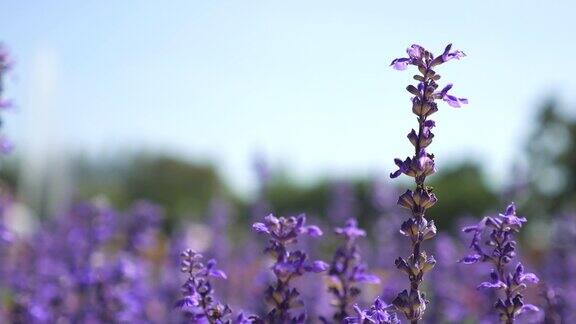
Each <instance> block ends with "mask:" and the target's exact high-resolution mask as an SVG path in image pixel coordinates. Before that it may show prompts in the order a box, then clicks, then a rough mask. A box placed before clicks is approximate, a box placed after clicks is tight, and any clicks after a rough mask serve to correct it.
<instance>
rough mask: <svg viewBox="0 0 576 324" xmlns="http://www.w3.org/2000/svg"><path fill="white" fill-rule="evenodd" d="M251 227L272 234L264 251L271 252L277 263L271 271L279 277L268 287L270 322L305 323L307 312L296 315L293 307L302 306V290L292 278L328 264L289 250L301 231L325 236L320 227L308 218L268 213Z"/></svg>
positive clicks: (258, 231)
mask: <svg viewBox="0 0 576 324" xmlns="http://www.w3.org/2000/svg"><path fill="white" fill-rule="evenodd" d="M252 228H253V229H254V230H255V231H256V232H257V233H263V234H267V235H268V236H269V237H270V240H269V244H268V246H267V247H266V249H265V252H267V253H268V254H270V255H271V256H272V257H273V258H274V260H275V262H274V264H273V265H272V271H273V272H274V275H275V276H276V284H275V285H274V286H269V287H268V289H267V290H266V301H267V302H268V303H269V304H270V305H271V306H272V309H271V310H270V311H269V312H268V314H267V315H266V316H265V318H264V320H265V321H266V322H268V323H303V322H304V321H305V319H306V314H305V312H301V313H299V314H294V312H293V308H296V307H301V306H303V302H302V301H301V300H300V298H299V296H300V293H299V292H298V290H296V288H293V287H291V286H290V284H291V281H292V280H293V279H295V278H297V277H300V276H302V275H304V274H305V273H307V272H315V273H319V272H323V271H325V270H326V269H328V264H326V263H325V262H323V261H313V262H309V261H308V256H307V255H306V253H304V252H303V251H300V250H289V249H288V246H289V245H290V244H294V243H296V242H297V241H298V237H299V236H300V235H302V234H304V235H308V236H311V237H318V236H321V235H322V231H321V230H320V228H318V227H317V226H314V225H306V217H305V216H304V215H300V216H298V217H293V216H291V217H279V218H277V217H275V216H274V215H268V216H266V217H265V218H264V222H262V223H260V222H257V223H254V225H252Z"/></svg>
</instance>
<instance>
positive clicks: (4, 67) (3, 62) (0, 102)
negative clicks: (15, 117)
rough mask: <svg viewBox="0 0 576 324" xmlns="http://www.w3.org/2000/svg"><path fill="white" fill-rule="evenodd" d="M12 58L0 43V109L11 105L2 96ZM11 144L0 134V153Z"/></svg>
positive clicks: (0, 121)
mask: <svg viewBox="0 0 576 324" xmlns="http://www.w3.org/2000/svg"><path fill="white" fill-rule="evenodd" d="M12 65H13V63H12V60H11V59H10V56H9V54H8V51H7V50H6V48H5V47H4V46H3V45H2V44H0V111H3V110H6V109H8V108H10V107H12V102H11V101H9V100H7V99H5V98H4V96H3V92H4V76H5V74H6V72H8V70H10V69H11V68H12ZM1 124H2V119H1V117H0V125H1ZM12 149H13V144H12V142H10V140H8V139H7V138H6V137H5V136H4V135H0V154H8V153H10V152H11V151H12Z"/></svg>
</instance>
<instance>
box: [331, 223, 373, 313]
mask: <svg viewBox="0 0 576 324" xmlns="http://www.w3.org/2000/svg"><path fill="white" fill-rule="evenodd" d="M335 232H336V234H338V235H340V236H342V237H344V239H345V242H344V244H343V245H342V246H340V247H339V248H338V249H337V250H336V253H335V254H334V258H333V259H332V264H331V265H330V270H329V271H328V274H329V275H330V283H329V288H328V289H329V291H330V292H331V293H332V294H334V296H335V297H336V302H335V303H334V306H336V307H337V308H338V310H337V311H336V313H335V314H334V316H333V319H334V321H335V322H336V323H341V322H342V320H344V318H346V317H348V315H349V307H350V305H351V303H352V302H353V301H354V299H355V298H356V297H357V296H358V295H359V294H360V288H359V287H358V284H360V283H373V284H377V283H380V279H379V278H378V277H377V276H375V275H373V274H370V273H367V272H366V264H364V263H363V262H362V261H361V257H360V253H359V251H358V246H357V244H356V239H357V238H359V237H364V236H366V232H365V231H364V230H362V229H360V228H358V226H357V221H356V219H354V218H351V219H349V220H348V221H347V222H346V226H345V227H337V228H336V229H335Z"/></svg>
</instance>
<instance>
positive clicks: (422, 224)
mask: <svg viewBox="0 0 576 324" xmlns="http://www.w3.org/2000/svg"><path fill="white" fill-rule="evenodd" d="M451 48H452V44H450V45H448V46H447V47H446V49H445V50H444V53H442V55H440V56H438V57H434V55H432V53H430V52H428V51H427V50H426V49H424V48H423V47H422V46H420V45H415V44H414V45H412V46H410V47H409V48H408V49H407V53H408V57H406V58H398V59H395V60H394V61H392V63H391V64H390V65H391V66H393V67H394V68H395V69H396V70H404V69H406V68H407V67H408V65H414V66H416V67H417V68H418V71H419V72H420V73H421V74H420V75H418V74H417V75H414V79H416V80H417V81H419V82H418V85H417V86H414V85H409V86H408V87H407V88H406V90H408V92H410V93H411V94H412V95H414V97H412V112H413V113H414V114H415V115H416V116H417V120H418V131H416V130H414V129H412V131H411V132H410V133H409V134H408V139H409V140H410V143H412V145H413V146H414V148H415V150H414V156H412V157H407V158H406V159H405V160H401V159H395V160H394V162H395V163H396V165H397V166H398V170H397V171H395V172H393V173H391V174H390V177H391V178H396V177H398V176H400V175H401V174H405V175H407V176H409V177H413V178H414V180H415V182H416V188H415V189H414V191H412V190H407V191H406V192H405V193H404V194H402V195H401V196H400V198H399V199H398V205H400V206H402V207H404V208H407V209H408V210H410V212H411V218H409V219H408V220H406V221H405V222H404V223H403V224H402V227H401V230H400V233H402V234H403V235H405V236H407V237H409V238H410V240H411V241H412V254H411V255H410V256H409V257H408V259H404V258H401V257H400V258H398V259H396V262H395V264H396V267H397V268H398V269H400V270H402V271H403V272H405V273H406V274H407V275H408V278H409V279H410V290H409V291H408V290H404V291H402V292H401V293H400V294H399V295H398V296H397V297H396V299H394V301H393V304H394V306H396V308H397V309H398V310H399V311H401V312H402V313H404V315H405V316H406V319H408V320H409V321H410V322H411V323H417V322H418V321H419V320H420V319H421V318H422V316H423V315H424V311H425V309H426V303H427V301H426V299H425V297H424V294H423V293H422V292H420V284H421V282H422V278H423V276H424V273H426V272H427V271H429V270H430V269H432V267H434V264H435V263H436V260H435V259H434V257H433V256H428V255H427V254H426V252H425V251H423V250H422V249H421V244H422V242H423V241H425V240H428V239H430V238H432V237H434V236H435V235H436V226H435V225H434V221H427V220H426V218H425V213H426V209H428V208H430V207H432V206H433V205H434V204H435V203H436V201H437V199H436V196H435V195H434V193H432V188H430V187H428V186H426V185H425V183H424V182H425V180H426V177H427V176H429V175H431V174H433V173H434V172H436V167H435V164H434V155H433V154H430V153H427V152H426V148H427V147H428V146H429V145H430V144H431V143H432V139H433V138H434V134H433V133H432V128H434V127H435V126H436V123H435V122H434V121H433V120H431V119H429V117H430V116H431V115H432V114H434V113H435V112H437V111H438V107H437V104H436V102H435V101H436V100H439V99H442V100H444V101H445V102H447V103H448V104H449V105H450V106H452V107H460V106H461V105H462V104H466V103H468V100H467V99H465V98H458V97H455V96H453V95H450V94H448V91H449V90H450V89H451V88H452V84H448V85H447V86H445V87H444V88H443V89H442V90H440V91H438V84H437V83H436V81H438V80H439V79H440V75H439V74H437V73H436V72H435V71H434V70H432V69H433V68H434V67H436V66H438V65H440V64H443V63H445V62H447V61H449V60H451V59H460V58H461V57H464V56H465V54H464V53H463V52H461V51H452V52H451V51H450V50H451Z"/></svg>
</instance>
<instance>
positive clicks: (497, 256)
mask: <svg viewBox="0 0 576 324" xmlns="http://www.w3.org/2000/svg"><path fill="white" fill-rule="evenodd" d="M525 222H526V218H524V217H521V216H518V215H516V206H515V205H514V203H511V204H510V205H508V207H507V208H506V211H505V212H504V214H499V215H498V216H497V217H490V216H488V217H484V218H483V219H482V221H480V223H479V224H478V225H476V226H466V227H465V228H464V229H463V231H464V232H466V233H473V234H474V236H473V238H472V242H471V244H470V248H471V249H472V250H473V251H474V253H473V254H471V255H468V256H466V257H464V258H463V259H461V260H460V262H461V263H465V264H473V263H476V262H488V263H490V264H492V265H493V267H494V269H493V270H492V272H491V273H490V281H486V282H482V283H481V284H480V285H479V286H478V289H483V288H486V289H495V290H497V291H500V292H501V293H500V297H498V299H497V301H496V304H495V308H496V310H497V311H498V315H499V317H500V319H501V320H502V321H503V322H505V323H513V322H514V321H515V319H516V318H517V317H518V316H519V315H521V314H523V313H524V312H526V311H538V307H536V306H534V305H530V304H526V305H525V304H524V296H523V295H522V294H521V293H520V292H521V291H522V290H524V289H525V288H526V286H527V284H535V283H538V281H539V279H538V277H537V276H536V275H535V274H533V273H527V272H524V266H522V264H521V263H518V264H517V265H516V268H515V270H514V271H513V272H512V271H510V270H509V269H508V268H509V266H508V265H509V263H510V262H511V261H512V260H513V259H514V257H515V256H516V245H517V244H516V241H515V240H514V235H515V234H516V233H518V232H519V231H520V228H521V227H522V225H523V224H524V223H525ZM488 231H489V234H488V233H487V232H488Z"/></svg>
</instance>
